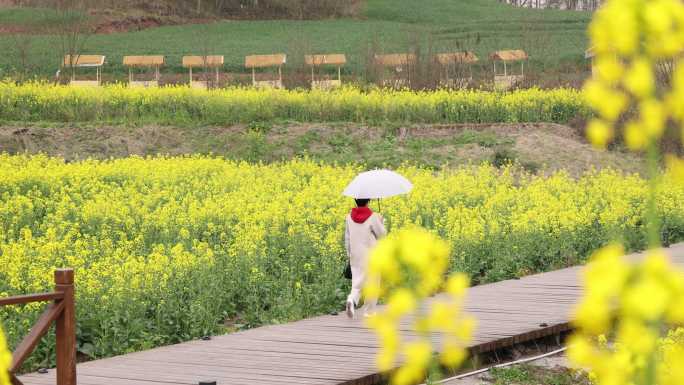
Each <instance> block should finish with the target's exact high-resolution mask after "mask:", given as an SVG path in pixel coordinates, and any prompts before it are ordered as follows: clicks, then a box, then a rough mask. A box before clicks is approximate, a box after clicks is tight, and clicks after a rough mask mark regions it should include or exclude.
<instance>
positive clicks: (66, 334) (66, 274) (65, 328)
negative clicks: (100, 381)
mask: <svg viewBox="0 0 684 385" xmlns="http://www.w3.org/2000/svg"><path fill="white" fill-rule="evenodd" d="M55 291H57V292H62V293H64V299H63V300H62V301H64V310H63V311H62V314H61V315H60V316H59V318H57V322H56V328H55V330H56V333H55V334H56V337H57V348H56V353H57V385H76V304H75V301H74V270H73V269H58V270H56V271H55Z"/></svg>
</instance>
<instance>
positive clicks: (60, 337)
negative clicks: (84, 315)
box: [0, 269, 76, 385]
mask: <svg viewBox="0 0 684 385" xmlns="http://www.w3.org/2000/svg"><path fill="white" fill-rule="evenodd" d="M31 302H50V304H49V305H48V306H47V308H45V311H44V312H43V314H42V315H41V316H40V318H38V321H36V324H35V325H33V327H32V328H31V331H30V332H29V333H28V334H27V335H26V337H24V339H23V340H22V341H21V343H19V345H18V346H17V348H16V349H15V350H14V353H13V354H12V365H11V366H10V370H9V375H10V380H11V381H12V384H13V385H23V384H22V383H21V381H19V379H18V378H17V376H16V373H17V371H18V370H19V369H20V368H21V365H22V364H23V363H24V361H26V359H27V358H28V357H29V356H30V355H31V353H32V352H33V349H35V348H36V345H38V342H40V339H41V338H42V337H43V336H44V335H45V333H47V331H48V330H49V329H50V326H51V325H52V323H53V322H54V323H55V335H56V337H57V346H56V349H55V351H56V355H57V385H76V306H75V302H74V270H72V269H60V270H56V271H55V291H54V292H53V293H39V294H29V295H19V296H15V297H9V298H0V306H7V305H22V304H27V303H31Z"/></svg>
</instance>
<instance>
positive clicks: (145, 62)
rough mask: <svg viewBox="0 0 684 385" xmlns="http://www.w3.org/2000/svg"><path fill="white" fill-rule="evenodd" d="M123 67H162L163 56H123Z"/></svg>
mask: <svg viewBox="0 0 684 385" xmlns="http://www.w3.org/2000/svg"><path fill="white" fill-rule="evenodd" d="M123 65H125V66H126V67H158V66H162V65H164V56H162V55H145V56H124V57H123Z"/></svg>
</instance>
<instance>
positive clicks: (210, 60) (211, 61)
mask: <svg viewBox="0 0 684 385" xmlns="http://www.w3.org/2000/svg"><path fill="white" fill-rule="evenodd" d="M221 66H223V56H220V55H208V56H183V67H185V68H196V67H208V68H215V67H221Z"/></svg>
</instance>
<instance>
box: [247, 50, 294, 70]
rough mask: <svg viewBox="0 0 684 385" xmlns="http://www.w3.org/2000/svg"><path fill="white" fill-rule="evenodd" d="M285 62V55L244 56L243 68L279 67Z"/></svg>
mask: <svg viewBox="0 0 684 385" xmlns="http://www.w3.org/2000/svg"><path fill="white" fill-rule="evenodd" d="M286 61H287V55H285V54H284V53H277V54H273V55H249V56H245V68H265V67H280V66H282V65H284V64H285V62H286Z"/></svg>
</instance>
